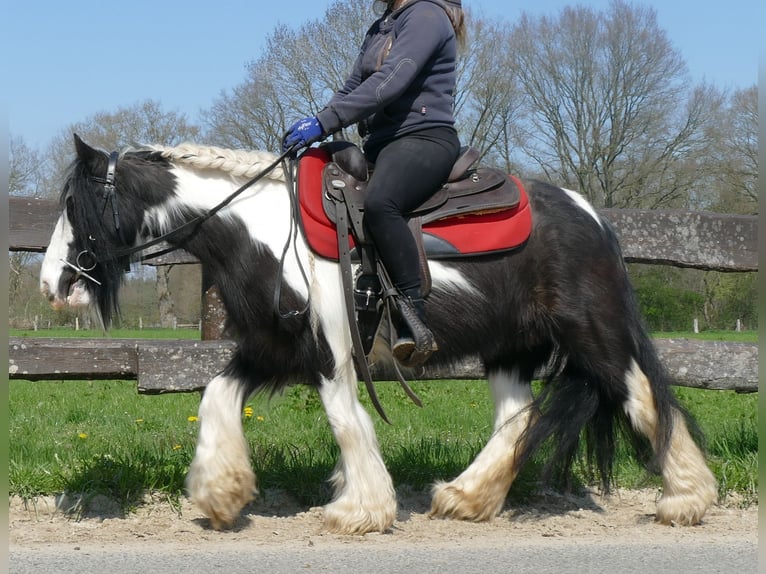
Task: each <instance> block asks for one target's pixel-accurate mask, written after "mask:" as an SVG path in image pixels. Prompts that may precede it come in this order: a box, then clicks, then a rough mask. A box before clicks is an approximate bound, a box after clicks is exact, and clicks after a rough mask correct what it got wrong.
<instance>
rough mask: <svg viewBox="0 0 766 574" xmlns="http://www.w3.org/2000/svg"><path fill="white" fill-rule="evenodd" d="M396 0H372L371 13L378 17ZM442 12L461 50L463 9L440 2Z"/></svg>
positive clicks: (462, 41) (463, 22)
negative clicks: (450, 24)
mask: <svg viewBox="0 0 766 574" xmlns="http://www.w3.org/2000/svg"><path fill="white" fill-rule="evenodd" d="M395 3H396V0H374V2H373V3H372V11H373V13H374V14H375V15H376V16H378V17H380V16H382V15H383V14H384V13H385V12H386V10H393V8H394V4H395ZM440 4H441V6H442V7H443V8H444V11H445V12H446V13H447V16H448V17H449V20H450V22H451V23H452V28H453V29H454V30H455V38H456V39H457V42H458V45H459V46H460V47H461V48H462V47H464V46H465V15H464V13H463V9H462V8H461V7H460V6H455V5H453V4H450V3H448V2H440Z"/></svg>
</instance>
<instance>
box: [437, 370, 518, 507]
mask: <svg viewBox="0 0 766 574" xmlns="http://www.w3.org/2000/svg"><path fill="white" fill-rule="evenodd" d="M488 379H489V384H490V388H491V390H492V396H493V398H494V400H495V423H494V432H493V433H492V436H491V437H490V439H489V441H488V442H487V444H486V445H485V446H484V448H483V449H482V451H481V452H480V453H479V454H478V456H477V457H476V458H475V459H474V461H473V462H472V463H471V465H470V466H469V467H468V468H467V469H465V470H464V471H463V472H462V474H460V476H458V477H457V478H456V479H455V480H453V481H451V482H437V483H436V484H435V485H434V488H433V500H432V503H431V514H432V515H435V516H449V517H453V518H460V519H463V520H491V519H492V518H494V517H495V516H496V515H497V514H498V513H499V512H500V510H502V507H503V503H504V502H505V497H506V495H507V494H508V490H509V489H510V487H511V484H512V483H513V481H514V479H515V478H516V475H517V474H518V471H519V469H518V468H517V467H516V464H515V458H516V453H517V452H518V449H519V447H520V446H521V445H519V436H520V435H521V433H522V432H523V431H524V430H525V429H526V428H527V425H529V423H530V420H531V418H530V417H531V415H530V412H529V410H528V409H527V407H528V406H529V405H530V404H531V402H532V391H531V387H530V385H529V381H524V380H521V378H520V376H519V372H518V369H513V370H512V371H511V372H510V373H508V372H505V371H494V372H491V373H489V375H488Z"/></svg>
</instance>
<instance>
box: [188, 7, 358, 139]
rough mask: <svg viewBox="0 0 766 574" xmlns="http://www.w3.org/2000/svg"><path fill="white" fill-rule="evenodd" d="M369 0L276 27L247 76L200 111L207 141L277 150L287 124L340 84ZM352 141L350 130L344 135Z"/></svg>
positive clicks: (314, 109)
mask: <svg viewBox="0 0 766 574" xmlns="http://www.w3.org/2000/svg"><path fill="white" fill-rule="evenodd" d="M371 17H372V12H371V10H370V2H369V0H338V1H337V2H334V3H333V4H331V5H330V7H329V8H328V9H327V11H326V12H325V14H324V18H323V19H322V20H316V21H311V22H308V23H306V24H304V25H302V26H301V27H300V29H298V30H293V29H291V28H288V27H287V26H280V27H278V28H277V29H276V30H275V31H274V32H273V33H272V34H271V35H270V36H269V37H268V39H267V42H266V48H265V49H264V52H263V55H262V56H261V57H259V58H258V59H256V60H253V61H252V62H250V63H249V64H248V67H247V78H246V79H245V81H244V82H243V83H242V84H240V85H238V86H236V87H235V88H234V89H233V90H232V91H231V92H229V93H224V94H222V95H221V97H220V98H219V99H218V100H217V101H216V102H214V104H213V106H212V108H211V109H210V110H209V111H208V112H203V118H204V122H205V125H206V127H207V132H208V139H209V140H210V141H213V142H215V143H218V144H219V145H226V146H228V147H244V148H250V149H271V150H277V149H279V147H280V146H281V141H282V136H283V134H284V131H285V128H286V126H288V125H289V124H290V123H291V122H293V121H295V120H297V119H299V118H300V117H303V116H305V115H310V114H316V113H317V112H318V111H319V110H320V108H321V106H323V105H324V103H325V102H326V101H327V100H328V99H329V98H330V96H331V95H332V93H333V92H334V91H335V90H337V89H338V88H340V87H341V86H342V85H343V82H344V80H345V78H346V75H347V74H348V73H349V72H350V70H351V66H352V64H353V62H354V59H355V57H356V55H357V53H358V50H359V44H360V43H361V40H362V38H363V36H364V33H365V32H366V31H367V26H368V25H369V23H370V22H371ZM347 135H348V136H349V138H350V139H353V138H354V133H353V131H349V133H348V134H347Z"/></svg>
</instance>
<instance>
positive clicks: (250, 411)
mask: <svg viewBox="0 0 766 574" xmlns="http://www.w3.org/2000/svg"><path fill="white" fill-rule="evenodd" d="M252 416H253V407H245V418H248V419H249V418H250V417H252Z"/></svg>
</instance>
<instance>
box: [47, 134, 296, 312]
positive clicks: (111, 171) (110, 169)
mask: <svg viewBox="0 0 766 574" xmlns="http://www.w3.org/2000/svg"><path fill="white" fill-rule="evenodd" d="M296 147H297V146H292V147H291V148H289V149H288V150H287V151H285V152H284V153H282V155H280V156H279V157H278V158H277V159H275V160H274V161H273V162H272V163H271V164H269V165H268V166H267V167H266V168H264V169H263V170H262V171H261V172H260V173H259V174H258V175H256V176H255V177H253V178H252V179H250V180H249V181H247V182H246V183H244V184H243V185H241V186H240V187H239V188H237V189H236V190H235V191H234V192H232V193H231V194H230V195H228V196H227V197H226V198H224V199H223V201H221V202H220V203H218V204H217V205H215V206H214V207H212V208H210V209H209V210H208V211H207V212H206V213H204V214H202V215H198V216H196V217H194V218H193V219H190V220H189V221H187V222H186V223H184V224H182V225H179V226H178V227H176V228H175V229H171V230H170V231H168V232H167V233H164V234H162V235H160V236H159V237H155V238H154V239H152V240H150V241H147V242H145V243H141V244H140V245H134V246H133V247H127V248H125V249H122V250H120V251H117V252H116V253H112V254H110V255H109V256H108V257H98V256H97V255H96V254H95V253H94V252H93V251H91V250H89V249H85V250H83V251H81V252H80V253H79V254H78V255H77V258H76V259H75V262H74V263H72V262H71V261H67V260H65V259H61V262H62V263H63V264H64V265H66V266H67V267H69V268H70V269H72V270H73V271H75V272H76V273H77V275H78V276H82V277H85V278H86V279H88V280H90V281H92V282H93V283H95V284H97V285H101V282H100V281H98V280H97V279H95V278H94V277H93V276H91V275H89V274H88V272H89V271H93V269H95V268H96V266H97V265H98V264H99V263H106V262H108V261H115V260H118V259H122V258H123V257H128V256H130V255H133V254H135V253H140V252H141V251H144V250H146V249H148V248H149V247H153V246H155V245H157V244H159V243H162V242H165V241H169V240H171V239H174V238H176V237H177V236H179V235H181V234H182V233H186V238H187V239H188V237H191V235H193V234H194V233H195V232H196V231H197V230H198V229H199V227H200V226H201V225H202V224H204V223H205V222H206V221H207V220H208V219H210V218H211V217H213V216H214V215H216V214H217V213H218V212H219V211H221V210H222V209H223V208H224V207H226V206H227V205H229V204H230V203H231V202H232V201H234V199H236V198H237V197H238V196H239V195H241V194H242V192H244V191H245V190H247V189H248V188H249V187H251V186H252V185H253V184H255V183H257V182H258V181H259V180H261V179H262V178H264V177H265V176H266V175H268V174H269V173H271V172H272V171H273V170H274V168H276V167H277V166H278V165H279V164H280V163H282V162H284V161H285V160H286V159H287V158H288V157H294V152H295V148H296ZM118 156H119V154H118V152H116V151H113V152H111V153H110V154H109V164H108V166H107V170H106V177H105V178H102V177H96V176H91V179H92V180H93V181H95V182H97V183H101V184H103V186H104V192H103V199H104V210H103V211H106V205H107V202H108V203H109V204H110V205H111V208H112V217H113V220H114V227H115V229H116V230H117V232H118V234H119V235H120V239H123V235H122V230H121V228H120V213H119V208H118V204H117V187H116V186H115V173H116V171H117V159H118ZM284 172H285V174H286V176H285V177H286V178H287V186H288V190H289V193H290V231H289V233H288V237H287V241H286V242H285V247H284V249H283V250H282V256H281V257H280V260H279V273H278V275H277V281H276V287H275V289H274V304H275V308H276V310H277V314H278V315H279V317H280V318H282V319H288V318H290V317H298V316H301V315H304V314H305V313H306V312H307V311H308V309H309V304H310V298H309V297H307V298H306V304H305V305H304V307H303V308H302V309H300V310H291V311H288V312H286V313H283V312H282V311H281V310H280V301H281V298H282V297H281V293H282V281H281V277H282V270H283V269H284V263H285V258H286V257H287V251H288V250H289V248H290V243H291V242H292V243H293V249H294V251H295V255H296V260H297V261H298V267H299V268H300V271H301V275H302V277H303V281H304V283H305V285H306V288H307V292H308V291H309V289H308V287H309V284H310V281H309V279H308V276H307V274H306V270H305V269H304V268H303V264H302V263H301V262H300V257H298V253H297V242H296V238H297V235H298V227H299V226H298V224H297V217H298V212H297V211H298V206H297V202H296V198H295V181H294V179H293V175H292V166H291V167H290V169H287V168H286V169H285V170H284ZM291 240H292V241H291ZM184 241H185V239H184V240H181V241H179V242H178V244H177V245H171V246H170V247H167V248H165V249H161V250H159V251H154V252H152V253H150V254H149V255H147V256H144V257H141V258H140V261H148V260H150V259H154V258H156V257H161V256H162V255H166V254H168V253H171V252H173V251H176V250H178V249H181V247H182V246H183V242H184ZM86 261H87V263H86Z"/></svg>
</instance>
